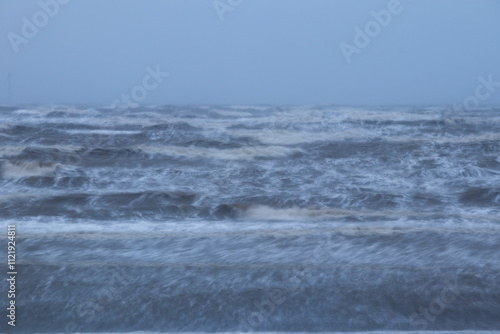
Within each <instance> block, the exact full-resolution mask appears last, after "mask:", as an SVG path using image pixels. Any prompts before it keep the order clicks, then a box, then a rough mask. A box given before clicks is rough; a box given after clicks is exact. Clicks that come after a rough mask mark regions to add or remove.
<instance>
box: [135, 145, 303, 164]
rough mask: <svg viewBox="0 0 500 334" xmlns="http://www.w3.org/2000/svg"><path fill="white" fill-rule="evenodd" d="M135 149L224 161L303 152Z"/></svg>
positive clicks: (281, 149) (277, 148) (285, 149)
mask: <svg viewBox="0 0 500 334" xmlns="http://www.w3.org/2000/svg"><path fill="white" fill-rule="evenodd" d="M135 149H138V150H141V151H144V152H146V153H150V154H164V155H173V156H181V157H187V158H215V159H224V160H251V159H255V158H257V157H285V156H287V155H290V154H292V153H295V152H302V150H300V149H295V148H289V147H284V146H250V147H242V148H235V149H215V148H204V147H193V146H189V147H182V146H149V145H138V146H136V147H135Z"/></svg>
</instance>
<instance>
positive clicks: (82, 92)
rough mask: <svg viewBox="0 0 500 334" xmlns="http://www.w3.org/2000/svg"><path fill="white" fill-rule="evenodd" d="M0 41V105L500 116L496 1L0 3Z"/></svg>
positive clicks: (499, 41) (498, 7) (498, 8)
mask: <svg viewBox="0 0 500 334" xmlns="http://www.w3.org/2000/svg"><path fill="white" fill-rule="evenodd" d="M65 2H67V3H65ZM372 11H373V12H372ZM387 14H389V15H390V17H389V16H388V15H387ZM222 19H223V20H222ZM377 19H378V21H377ZM371 21H372V22H371ZM0 35H1V38H0V104H7V103H8V89H7V87H8V84H7V83H8V73H11V74H12V77H11V87H12V93H11V96H12V104H27V103H44V104H71V103H78V104H104V105H109V104H111V103H113V101H115V103H116V101H117V100H116V99H120V100H119V102H120V103H125V102H124V101H125V99H126V98H123V99H122V98H121V97H122V94H125V95H129V96H130V97H129V98H128V99H129V100H132V102H139V103H142V104H196V103H201V104H356V105H360V104H362V105H367V104H452V103H462V102H463V101H464V99H466V98H467V97H469V103H476V102H478V101H479V103H480V104H481V105H483V104H484V105H488V104H489V105H491V104H500V1H498V0H439V1H437V0H413V1H411V0H401V1H399V4H398V1H397V0H242V1H241V0H216V1H215V2H214V0H105V1H104V0H71V1H68V0H64V1H63V0H40V1H31V0H0ZM370 35H371V36H370ZM342 43H343V44H342ZM158 69H159V72H161V73H159V74H158V73H157V74H153V75H152V74H151V73H154V72H155V71H157V70H158ZM164 72H169V75H168V76H166V75H165V74H164ZM489 76H490V77H489ZM480 77H481V78H482V79H479V78H480ZM487 81H490V83H489V84H488V83H486V84H485V83H484V82H487ZM491 81H493V82H498V83H497V84H495V83H491ZM478 94H479V95H478ZM471 96H472V99H471ZM474 96H476V100H474ZM471 101H472V102H471ZM474 101H475V102H474Z"/></svg>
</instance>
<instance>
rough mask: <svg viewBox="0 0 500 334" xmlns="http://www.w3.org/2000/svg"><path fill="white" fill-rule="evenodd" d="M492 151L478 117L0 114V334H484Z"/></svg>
mask: <svg viewBox="0 0 500 334" xmlns="http://www.w3.org/2000/svg"><path fill="white" fill-rule="evenodd" d="M499 144H500V108H493V107H491V108H490V107H487V108H481V109H473V110H456V108H453V107H451V106H449V107H448V106H421V107H407V106H399V107H398V106H392V107H349V106H203V105H195V106H189V105H185V106H144V107H137V108H134V109H125V108H97V107H91V106H38V105H37V106H24V107H6V106H4V107H0V228H1V230H2V233H1V235H3V237H1V238H2V241H0V254H2V255H1V258H0V268H2V270H1V272H0V278H1V279H0V291H1V293H0V305H2V307H1V309H2V310H3V311H2V312H0V319H2V320H1V323H0V332H3V333H7V332H8V333H11V332H12V333H13V332H16V333H130V332H137V333H139V332H141V333H143V332H147V333H174V332H175V333H193V332H196V333H200V332H204V333H221V332H224V333H228V332H232V333H242V332H262V333H269V332H272V333H284V332H287V333H291V332H295V333H332V332H337V333H340V332H350V333H353V332H356V333H360V332H363V333H366V332H370V333H371V332H375V333H387V332H405V333H406V332H408V333H410V332H414V333H431V332H438V333H455V332H460V333H479V332H483V331H486V332H485V333H493V332H495V333H498V332H499V331H500V145H499ZM9 225H11V226H15V233H16V234H15V242H16V244H15V255H16V259H15V260H16V261H15V270H16V283H15V307H16V309H15V327H14V326H12V325H9V324H8V321H10V319H9V317H8V314H9V313H8V312H9V311H8V310H7V307H8V306H9V301H10V300H12V299H10V297H8V291H9V288H11V287H10V285H9V284H10V283H9V282H8V281H7V279H8V278H9V275H8V274H7V272H8V271H9V269H8V268H7V263H8V261H7V249H8V246H7V245H8V241H9V240H8V238H7V229H8V226H9ZM2 313H3V314H2Z"/></svg>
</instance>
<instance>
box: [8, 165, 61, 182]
mask: <svg viewBox="0 0 500 334" xmlns="http://www.w3.org/2000/svg"><path fill="white" fill-rule="evenodd" d="M59 166H60V165H59V164H55V163H44V162H40V161H5V162H3V163H2V176H3V177H4V178H11V179H20V178H24V177H30V176H46V175H50V174H54V173H55V171H56V169H57V168H58V167H59Z"/></svg>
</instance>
